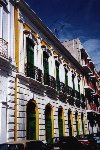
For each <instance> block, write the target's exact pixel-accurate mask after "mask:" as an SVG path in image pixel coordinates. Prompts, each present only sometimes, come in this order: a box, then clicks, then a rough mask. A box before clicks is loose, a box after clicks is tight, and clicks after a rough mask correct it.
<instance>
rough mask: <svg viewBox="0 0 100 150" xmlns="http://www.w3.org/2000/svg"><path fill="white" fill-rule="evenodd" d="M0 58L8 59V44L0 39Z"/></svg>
mask: <svg viewBox="0 0 100 150" xmlns="http://www.w3.org/2000/svg"><path fill="white" fill-rule="evenodd" d="M0 56H2V57H4V58H8V42H6V41H5V40H4V39H2V38H0Z"/></svg>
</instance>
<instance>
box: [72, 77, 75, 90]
mask: <svg viewBox="0 0 100 150" xmlns="http://www.w3.org/2000/svg"><path fill="white" fill-rule="evenodd" d="M72 83H73V90H75V82H74V77H72Z"/></svg>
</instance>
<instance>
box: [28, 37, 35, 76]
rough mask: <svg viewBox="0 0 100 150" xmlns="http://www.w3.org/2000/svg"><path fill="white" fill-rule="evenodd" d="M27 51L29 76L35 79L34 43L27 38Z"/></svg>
mask: <svg viewBox="0 0 100 150" xmlns="http://www.w3.org/2000/svg"><path fill="white" fill-rule="evenodd" d="M26 49H27V76H28V77H32V78H34V43H33V41H32V40H31V39H29V38H26Z"/></svg>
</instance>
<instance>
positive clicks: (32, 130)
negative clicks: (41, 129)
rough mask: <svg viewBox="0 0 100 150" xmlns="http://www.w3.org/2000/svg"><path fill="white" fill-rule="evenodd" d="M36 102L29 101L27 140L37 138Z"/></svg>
mask: <svg viewBox="0 0 100 150" xmlns="http://www.w3.org/2000/svg"><path fill="white" fill-rule="evenodd" d="M36 129H37V125H36V104H35V103H33V102H31V101H29V103H28V105H27V140H36Z"/></svg>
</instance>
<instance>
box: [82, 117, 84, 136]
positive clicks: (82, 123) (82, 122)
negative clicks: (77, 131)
mask: <svg viewBox="0 0 100 150" xmlns="http://www.w3.org/2000/svg"><path fill="white" fill-rule="evenodd" d="M82 131H83V134H84V121H83V120H82Z"/></svg>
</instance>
